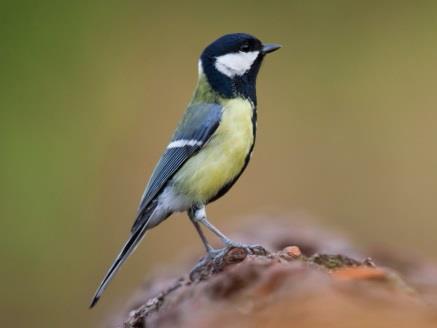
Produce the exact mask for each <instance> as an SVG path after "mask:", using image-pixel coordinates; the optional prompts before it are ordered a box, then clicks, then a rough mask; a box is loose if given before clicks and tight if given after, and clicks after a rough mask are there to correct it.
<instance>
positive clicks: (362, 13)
mask: <svg viewBox="0 0 437 328" xmlns="http://www.w3.org/2000/svg"><path fill="white" fill-rule="evenodd" d="M229 32H249V33H252V34H254V35H256V36H258V37H259V38H261V39H262V40H265V41H268V42H278V43H281V44H283V46H284V47H283V49H281V50H280V51H279V52H277V53H275V54H273V55H272V56H271V57H269V58H267V60H266V61H265V63H264V66H263V68H262V71H261V73H260V76H259V79H258V100H259V124H258V128H259V130H258V131H259V133H258V141H257V146H256V149H255V154H254V157H253V160H252V162H251V165H250V166H249V169H248V170H247V171H246V173H245V174H244V176H243V177H242V179H241V180H240V181H239V183H237V184H236V186H235V187H234V188H233V189H232V191H231V192H230V193H229V194H228V195H227V196H226V197H225V198H223V199H221V200H220V201H219V202H217V203H215V204H213V205H212V206H210V208H209V215H210V217H211V218H212V219H213V222H215V223H217V225H218V226H219V227H223V228H224V229H223V230H225V231H229V223H231V222H232V221H233V220H236V218H238V217H244V216H248V215H250V214H253V213H284V212H292V211H305V212H307V213H310V214H311V215H314V216H316V217H319V218H321V219H320V221H321V222H322V223H323V224H324V225H325V226H328V227H330V228H331V227H333V228H334V229H340V230H343V231H347V233H348V234H349V235H350V236H351V237H352V238H353V239H355V240H357V241H358V242H359V243H362V244H363V245H374V244H379V245H388V246H394V247H399V248H401V249H402V247H406V246H407V247H408V248H410V249H411V248H412V249H415V250H417V251H419V252H423V253H424V254H425V255H426V256H428V257H430V258H437V238H436V236H435V229H436V228H437V220H436V212H437V202H436V200H435V197H436V194H437V152H436V147H437V108H436V107H437V92H436V85H437V43H436V35H437V5H436V3H435V2H432V1H422V2H420V3H419V2H410V4H407V3H403V2H389V1H365V2H364V1H361V2H358V1H355V2H351V1H311V2H309V1H306V2H303V1H287V2H286V1H284V2H280V1H268V2H265V1H264V2H253V1H240V2H236V1H220V2H205V1H203V2H200V1H199V2H178V3H168V2H153V3H152V2H147V1H124V2H116V1H106V2H85V1H77V2H76V1H75V2H65V1H64V2H53V3H50V2H47V1H39V2H29V3H28V4H25V3H23V2H13V1H10V2H9V3H7V2H3V3H2V4H1V8H0V36H1V38H0V40H1V48H0V65H1V66H2V68H1V74H0V86H1V88H0V92H1V97H0V102H1V114H0V128H1V130H0V136H1V138H0V145H1V149H2V157H1V158H2V160H1V162H0V163H1V164H0V165H1V168H0V175H1V181H2V183H1V186H2V187H1V195H0V196H1V197H0V199H1V207H0V211H1V218H2V220H1V231H2V238H1V241H2V245H1V247H0V255H1V256H2V265H1V267H0V273H1V291H2V298H1V300H0V311H1V312H0V325H1V326H2V327H6V326H14V327H23V326H25V325H31V326H38V327H54V326H57V327H59V326H61V327H89V326H96V325H97V326H99V325H101V323H102V322H104V320H103V318H105V317H106V316H108V313H110V312H111V310H112V309H114V308H115V307H117V306H118V305H122V304H124V303H123V302H124V301H125V300H126V299H127V298H128V295H130V294H131V293H132V291H133V290H134V289H135V287H136V286H138V285H139V284H140V283H142V281H143V279H144V276H145V274H147V272H148V271H149V270H150V269H153V268H156V267H157V266H159V265H160V264H163V263H166V262H171V261H173V260H175V259H177V258H178V257H180V255H181V254H184V253H186V252H187V250H190V249H191V250H197V251H200V250H201V244H200V242H199V240H198V237H197V236H196V234H195V232H194V229H192V227H191V224H190V223H189V222H188V220H187V219H186V218H185V216H184V215H175V216H173V217H172V218H171V219H169V220H168V221H167V222H165V223H164V224H163V225H161V226H159V228H158V229H155V230H153V231H152V232H151V233H150V234H148V235H147V238H146V239H145V240H144V241H143V243H142V244H141V246H140V247H139V249H138V251H137V252H136V253H135V255H134V256H133V257H132V258H131V259H130V260H129V261H128V262H127V263H126V265H125V266H124V267H123V269H122V270H121V271H120V273H119V274H118V276H117V277H116V279H115V280H114V282H113V284H111V286H110V288H109V289H108V291H107V293H106V294H105V295H104V297H103V299H102V301H101V303H100V304H98V306H97V308H96V309H94V310H92V311H90V310H88V308H87V307H88V304H89V301H90V298H91V296H92V294H93V292H94V290H95V288H96V287H97V284H98V283H99V282H100V279H101V278H102V276H103V274H104V273H105V270H106V269H107V266H108V265H109V264H110V263H111V261H112V260H113V258H114V256H115V255H116V253H117V252H118V251H119V248H120V246H121V244H122V243H123V242H124V240H125V238H126V237H127V234H128V231H129V229H130V225H131V224H132V220H133V217H134V214H135V211H136V207H137V204H138V201H139V198H140V196H141V193H142V191H143V187H144V185H145V183H146V180H147V178H148V176H149V174H150V172H151V170H152V169H153V166H154V164H155V163H156V161H157V160H158V158H159V156H160V154H161V151H162V150H163V149H164V146H165V145H166V143H167V141H168V139H169V137H170V135H171V133H172V131H173V129H174V127H175V125H176V123H177V121H178V119H179V117H180V116H181V114H182V112H183V111H184V108H185V105H186V104H187V102H188V101H189V99H190V96H191V93H192V91H193V87H194V85H195V80H196V76H197V72H196V69H197V59H198V55H199V54H200V52H201V50H202V49H203V47H204V46H205V45H207V44H208V43H209V42H211V41H212V40H213V39H215V38H216V37H218V36H220V35H222V34H224V33H229Z"/></svg>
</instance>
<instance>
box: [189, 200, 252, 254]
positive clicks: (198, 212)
mask: <svg viewBox="0 0 437 328" xmlns="http://www.w3.org/2000/svg"><path fill="white" fill-rule="evenodd" d="M191 213H192V220H193V222H196V223H197V222H198V223H202V224H203V225H204V226H205V227H206V228H207V229H208V230H210V231H211V232H212V233H214V234H215V235H216V236H217V237H219V238H220V239H221V241H222V242H223V243H224V244H225V246H226V247H238V248H246V249H248V250H250V251H252V250H253V249H254V248H257V247H259V246H258V245H244V244H241V243H238V242H235V241H233V240H232V239H230V238H228V237H227V236H226V235H224V234H223V233H222V232H221V231H220V230H219V229H217V228H216V227H215V226H213V225H212V224H211V223H210V222H209V221H208V218H207V216H206V211H205V206H196V207H193V208H192V209H191Z"/></svg>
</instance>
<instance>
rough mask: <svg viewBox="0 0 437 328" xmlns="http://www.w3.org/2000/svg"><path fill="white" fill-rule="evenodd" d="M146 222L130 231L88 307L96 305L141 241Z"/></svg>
mask: <svg viewBox="0 0 437 328" xmlns="http://www.w3.org/2000/svg"><path fill="white" fill-rule="evenodd" d="M147 223H148V222H147V221H146V222H145V223H144V224H143V226H142V227H141V228H140V229H137V230H135V231H133V232H132V233H131V235H130V236H129V239H128V241H127V242H126V243H125V244H124V246H123V248H122V249H121V252H120V254H118V256H117V258H116V259H115V261H114V262H113V263H112V265H111V267H110V268H109V270H108V272H107V273H106V276H105V278H104V279H103V280H102V282H101V283H100V286H99V288H97V291H96V293H95V295H94V297H93V300H92V301H91V304H90V308H92V307H94V305H96V303H97V302H98V301H99V299H100V297H101V296H102V294H103V292H104V291H105V289H106V287H107V286H108V284H109V282H110V281H111V280H112V278H113V277H114V275H115V274H116V273H117V271H118V269H120V267H121V265H122V264H123V263H124V261H126V259H127V258H128V256H129V255H130V254H131V253H132V252H133V251H134V250H135V248H136V246H137V245H138V243H139V242H140V241H141V239H142V237H143V236H144V233H145V232H146V230H147Z"/></svg>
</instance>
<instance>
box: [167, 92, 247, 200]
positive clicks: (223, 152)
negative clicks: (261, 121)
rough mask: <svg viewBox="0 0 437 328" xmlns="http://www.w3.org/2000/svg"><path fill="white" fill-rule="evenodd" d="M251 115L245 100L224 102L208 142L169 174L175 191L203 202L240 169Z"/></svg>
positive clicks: (244, 157) (244, 158)
mask: <svg viewBox="0 0 437 328" xmlns="http://www.w3.org/2000/svg"><path fill="white" fill-rule="evenodd" d="M252 115H253V109H252V106H251V104H250V103H249V102H248V101H246V100H230V101H229V102H228V103H227V104H226V106H225V108H224V110H223V115H222V119H221V123H220V126H219V127H218V128H217V130H216V132H215V133H214V135H213V136H212V137H211V139H210V140H209V142H208V144H206V145H205V146H204V147H203V148H202V150H201V151H200V152H199V153H198V154H197V155H195V156H194V157H192V158H191V159H189V160H188V161H187V162H186V163H185V164H184V166H183V167H182V168H181V169H180V170H179V171H178V173H176V175H175V176H174V177H173V183H174V187H175V188H176V190H178V192H180V193H182V194H184V195H186V196H188V197H189V198H190V199H192V200H193V201H194V202H199V203H206V202H208V200H210V199H211V198H213V197H214V196H215V195H216V194H217V193H218V192H219V191H220V189H221V188H222V187H223V186H224V185H226V184H227V183H228V182H230V181H232V180H233V179H234V178H235V177H236V176H237V175H238V174H239V173H240V172H241V170H242V169H243V167H244V164H245V160H246V157H247V155H248V154H249V152H250V150H251V147H252V144H253V142H254V135H253V125H252V124H253V123H252Z"/></svg>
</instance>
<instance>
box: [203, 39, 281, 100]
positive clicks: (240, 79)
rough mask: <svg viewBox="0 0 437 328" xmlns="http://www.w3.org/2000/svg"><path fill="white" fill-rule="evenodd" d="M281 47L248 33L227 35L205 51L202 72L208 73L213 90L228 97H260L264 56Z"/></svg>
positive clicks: (206, 74)
mask: <svg viewBox="0 0 437 328" xmlns="http://www.w3.org/2000/svg"><path fill="white" fill-rule="evenodd" d="M280 47H281V46H280V45H278V44H272V43H270V44H266V43H262V42H261V41H260V40H258V39H257V38H256V37H254V36H252V35H249V34H245V33H234V34H226V35H224V36H222V37H220V38H218V39H217V40H215V41H214V42H212V43H211V44H210V45H209V46H207V47H206V48H205V50H204V51H203V52H202V54H201V56H200V61H199V73H200V74H201V75H202V74H204V75H205V76H206V78H207V80H208V82H209V84H210V85H211V87H212V88H213V90H214V91H216V92H218V93H219V94H220V95H221V96H223V97H225V98H232V97H236V96H243V97H248V98H256V96H255V82H256V76H257V74H258V71H259V68H260V66H261V63H262V61H263V59H264V56H265V55H266V54H268V53H271V52H273V51H275V50H278V49H279V48H280ZM252 100H255V101H256V99H252Z"/></svg>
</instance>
